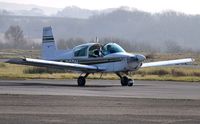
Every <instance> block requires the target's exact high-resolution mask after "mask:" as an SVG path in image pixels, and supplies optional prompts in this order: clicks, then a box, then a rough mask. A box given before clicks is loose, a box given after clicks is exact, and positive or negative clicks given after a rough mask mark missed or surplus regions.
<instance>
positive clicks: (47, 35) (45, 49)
mask: <svg viewBox="0 0 200 124" xmlns="http://www.w3.org/2000/svg"><path fill="white" fill-rule="evenodd" d="M56 50H57V47H56V43H55V41H54V37H53V33H52V28H51V27H50V26H49V27H44V28H43V37H42V51H41V52H42V53H41V55H42V59H47V60H49V59H51V58H53V57H54V56H55V53H56Z"/></svg>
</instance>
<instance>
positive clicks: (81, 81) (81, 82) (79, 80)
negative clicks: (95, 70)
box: [77, 76, 86, 87]
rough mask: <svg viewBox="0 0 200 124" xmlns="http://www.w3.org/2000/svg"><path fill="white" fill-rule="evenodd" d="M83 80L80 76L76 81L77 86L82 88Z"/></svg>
mask: <svg viewBox="0 0 200 124" xmlns="http://www.w3.org/2000/svg"><path fill="white" fill-rule="evenodd" d="M85 82H86V81H85V78H84V77H83V76H80V77H79V78H78V80H77V83H78V86H80V87H83V86H85Z"/></svg>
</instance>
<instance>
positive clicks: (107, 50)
mask: <svg viewBox="0 0 200 124" xmlns="http://www.w3.org/2000/svg"><path fill="white" fill-rule="evenodd" d="M57 52H58V53H57V54H56V55H55V56H52V58H51V59H50V60H53V61H62V62H70V63H79V64H85V65H94V66H96V67H98V68H101V69H103V70H104V72H128V71H135V70H138V69H139V68H140V67H141V65H142V62H143V61H144V60H145V59H146V58H145V56H144V55H141V54H130V53H127V52H126V51H125V50H124V49H123V48H121V47H120V46H119V45H117V44H116V43H108V44H106V45H103V46H102V45H100V44H99V43H87V44H82V45H79V46H76V47H74V48H73V49H71V50H67V51H57Z"/></svg>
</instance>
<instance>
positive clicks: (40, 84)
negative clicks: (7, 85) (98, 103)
mask: <svg viewBox="0 0 200 124" xmlns="http://www.w3.org/2000/svg"><path fill="white" fill-rule="evenodd" d="M20 84H21V86H52V87H79V86H77V85H76V84H48V83H20ZM84 87H119V86H118V85H85V86H84Z"/></svg>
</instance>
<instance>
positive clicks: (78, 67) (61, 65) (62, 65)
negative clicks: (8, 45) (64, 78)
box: [7, 58, 104, 73]
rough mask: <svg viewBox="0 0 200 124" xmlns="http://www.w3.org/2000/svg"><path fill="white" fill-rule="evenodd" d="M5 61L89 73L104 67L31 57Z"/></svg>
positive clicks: (99, 70)
mask: <svg viewBox="0 0 200 124" xmlns="http://www.w3.org/2000/svg"><path fill="white" fill-rule="evenodd" d="M7 63H12V64H20V65H31V66H38V67H51V68H58V69H66V70H74V71H81V72H91V73H92V72H101V71H103V70H104V69H101V68H98V67H97V66H92V65H84V64H77V63H67V62H57V61H48V60H42V59H31V58H24V59H11V60H9V61H7Z"/></svg>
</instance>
